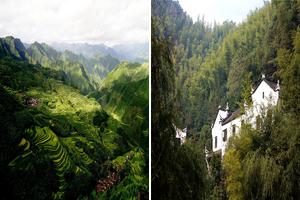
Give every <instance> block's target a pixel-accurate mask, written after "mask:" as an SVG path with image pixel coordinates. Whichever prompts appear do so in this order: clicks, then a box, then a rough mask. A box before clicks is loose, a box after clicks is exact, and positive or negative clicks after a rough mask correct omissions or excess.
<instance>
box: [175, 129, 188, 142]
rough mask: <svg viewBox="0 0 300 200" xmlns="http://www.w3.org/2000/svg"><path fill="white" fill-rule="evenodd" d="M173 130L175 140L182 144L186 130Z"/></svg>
mask: <svg viewBox="0 0 300 200" xmlns="http://www.w3.org/2000/svg"><path fill="white" fill-rule="evenodd" d="M175 130H176V138H178V139H180V144H183V143H184V142H185V139H186V134H187V128H185V129H183V130H180V129H179V128H177V127H176V126H175Z"/></svg>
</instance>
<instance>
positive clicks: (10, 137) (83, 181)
mask: <svg viewBox="0 0 300 200" xmlns="http://www.w3.org/2000/svg"><path fill="white" fill-rule="evenodd" d="M0 77H1V79H0V124H1V126H0V133H1V134H0V152H1V156H0V176H1V181H0V187H1V190H2V191H5V192H3V193H2V194H1V199H135V198H137V196H143V195H144V196H146V195H147V193H148V167H149V166H148V160H149V158H148V108H149V107H148V80H149V78H148V64H138V63H130V62H120V61H119V60H118V59H116V58H114V57H112V56H110V55H106V56H97V57H92V58H87V57H84V56H82V55H77V54H75V53H73V52H71V51H64V52H58V51H56V50H55V49H54V48H52V47H51V46H49V45H47V44H44V43H42V44H40V43H37V42H35V43H33V44H31V45H29V46H27V48H25V46H24V45H23V43H22V42H21V41H20V40H19V39H16V38H13V37H11V36H9V37H5V38H0ZM128 96H131V98H130V99H128V98H127V97H128Z"/></svg>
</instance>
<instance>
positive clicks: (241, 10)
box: [179, 0, 264, 23]
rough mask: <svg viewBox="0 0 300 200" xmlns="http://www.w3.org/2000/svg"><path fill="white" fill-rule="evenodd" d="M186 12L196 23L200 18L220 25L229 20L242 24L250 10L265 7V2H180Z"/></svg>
mask: <svg viewBox="0 0 300 200" xmlns="http://www.w3.org/2000/svg"><path fill="white" fill-rule="evenodd" d="M179 3H180V5H181V7H182V8H183V10H185V11H186V12H187V13H188V14H189V15H190V16H191V17H192V18H193V20H194V21H195V20H196V19H197V17H198V16H200V17H201V18H202V16H203V15H204V19H205V20H206V21H208V22H211V23H213V22H214V20H215V21H216V22H218V23H222V22H223V21H225V20H227V19H229V20H232V21H235V22H238V23H239V22H242V21H243V20H244V19H246V17H247V14H249V11H250V10H254V9H255V8H257V7H258V8H260V7H262V6H263V5H264V1H263V0H179Z"/></svg>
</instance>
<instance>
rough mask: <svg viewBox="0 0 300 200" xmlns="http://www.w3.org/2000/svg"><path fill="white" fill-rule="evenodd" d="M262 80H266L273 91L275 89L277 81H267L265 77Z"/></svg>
mask: <svg viewBox="0 0 300 200" xmlns="http://www.w3.org/2000/svg"><path fill="white" fill-rule="evenodd" d="M264 80H265V82H266V83H267V84H268V85H269V86H270V87H271V88H272V89H273V90H274V91H276V86H277V83H274V82H271V81H268V80H267V79H264Z"/></svg>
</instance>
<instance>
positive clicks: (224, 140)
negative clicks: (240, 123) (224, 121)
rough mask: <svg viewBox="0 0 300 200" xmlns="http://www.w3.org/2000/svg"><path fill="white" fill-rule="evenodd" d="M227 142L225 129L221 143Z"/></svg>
mask: <svg viewBox="0 0 300 200" xmlns="http://www.w3.org/2000/svg"><path fill="white" fill-rule="evenodd" d="M226 140H227V128H226V129H224V130H223V142H226Z"/></svg>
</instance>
